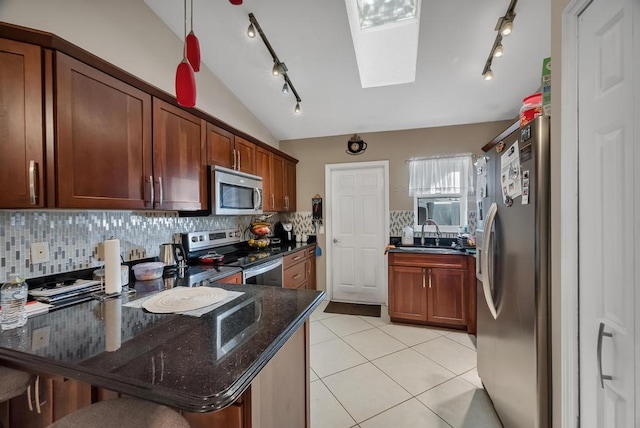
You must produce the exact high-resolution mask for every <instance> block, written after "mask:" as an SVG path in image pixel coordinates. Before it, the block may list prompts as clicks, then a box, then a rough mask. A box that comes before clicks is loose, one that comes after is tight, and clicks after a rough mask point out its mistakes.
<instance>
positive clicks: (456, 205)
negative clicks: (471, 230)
mask: <svg viewBox="0 0 640 428" xmlns="http://www.w3.org/2000/svg"><path fill="white" fill-rule="evenodd" d="M409 171H410V177H409V195H410V196H413V198H414V218H415V225H416V226H421V225H423V224H424V223H425V221H426V220H427V219H432V220H434V221H435V222H436V223H438V225H439V226H441V229H442V230H443V231H446V232H456V231H457V230H458V227H460V226H463V225H465V224H466V222H467V205H468V201H469V198H468V195H469V193H470V192H472V191H473V167H472V165H471V156H470V155H465V156H454V157H439V158H431V159H415V160H411V161H410V163H409ZM431 228H433V229H434V230H435V228H434V227H427V228H425V230H431Z"/></svg>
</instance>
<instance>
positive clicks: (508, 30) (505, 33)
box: [500, 20, 513, 36]
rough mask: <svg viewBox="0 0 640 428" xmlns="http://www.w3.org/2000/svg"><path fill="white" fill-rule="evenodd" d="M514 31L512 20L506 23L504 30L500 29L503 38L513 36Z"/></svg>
mask: <svg viewBox="0 0 640 428" xmlns="http://www.w3.org/2000/svg"><path fill="white" fill-rule="evenodd" d="M512 31H513V21H511V20H509V21H505V23H504V24H502V28H500V34H502V35H503V36H508V35H509V34H511V32H512Z"/></svg>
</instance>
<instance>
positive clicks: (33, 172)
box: [29, 160, 38, 205]
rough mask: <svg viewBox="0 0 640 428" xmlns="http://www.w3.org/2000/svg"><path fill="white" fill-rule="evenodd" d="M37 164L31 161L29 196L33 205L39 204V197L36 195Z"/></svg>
mask: <svg viewBox="0 0 640 428" xmlns="http://www.w3.org/2000/svg"><path fill="white" fill-rule="evenodd" d="M37 165H38V164H37V163H36V161H34V160H30V161H29V196H30V199H31V205H35V204H37V203H38V196H37V195H36V167H37Z"/></svg>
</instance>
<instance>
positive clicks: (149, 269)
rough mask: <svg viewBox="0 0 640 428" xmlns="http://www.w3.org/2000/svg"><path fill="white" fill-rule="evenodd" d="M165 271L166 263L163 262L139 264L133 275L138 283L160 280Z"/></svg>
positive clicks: (135, 267)
mask: <svg viewBox="0 0 640 428" xmlns="http://www.w3.org/2000/svg"><path fill="white" fill-rule="evenodd" d="M163 270H164V263H162V262H147V263H138V264H137V265H135V266H134V267H133V275H135V277H136V279H137V280H138V281H149V280H151V279H158V278H160V277H161V276H162V271H163Z"/></svg>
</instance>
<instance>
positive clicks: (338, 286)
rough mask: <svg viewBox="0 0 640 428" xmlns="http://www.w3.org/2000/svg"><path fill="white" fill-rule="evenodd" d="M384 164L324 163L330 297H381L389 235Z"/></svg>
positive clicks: (373, 300)
mask: <svg viewBox="0 0 640 428" xmlns="http://www.w3.org/2000/svg"><path fill="white" fill-rule="evenodd" d="M386 165H388V164H380V163H375V164H372V163H368V162H367V163H362V164H345V165H342V166H340V165H327V178H328V185H329V186H330V187H331V189H330V201H329V204H330V207H329V209H330V218H329V219H328V220H329V222H330V227H329V228H328V229H327V230H328V235H327V246H330V247H331V251H330V253H329V254H330V255H329V257H330V263H328V264H327V269H330V270H329V271H328V272H327V278H330V279H329V284H330V287H331V300H336V301H342V302H355V303H376V304H379V303H384V302H385V301H386V295H387V293H386V289H387V275H386V263H385V258H384V248H385V246H386V244H387V242H388V240H389V231H388V217H389V216H388V202H387V201H388V197H387V195H388V192H387V181H388V173H386V169H385V167H386Z"/></svg>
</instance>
